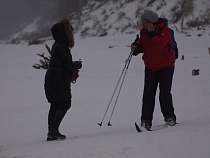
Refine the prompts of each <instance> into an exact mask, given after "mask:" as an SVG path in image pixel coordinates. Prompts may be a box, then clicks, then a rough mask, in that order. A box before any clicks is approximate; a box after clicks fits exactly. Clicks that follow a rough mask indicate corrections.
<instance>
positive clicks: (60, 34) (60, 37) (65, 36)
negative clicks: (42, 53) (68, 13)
mask: <svg viewBox="0 0 210 158" xmlns="http://www.w3.org/2000/svg"><path fill="white" fill-rule="evenodd" d="M51 32H52V36H53V39H54V40H55V41H56V42H60V43H64V44H66V45H68V46H69V47H70V48H73V47H74V35H73V29H72V26H71V24H70V22H69V20H68V19H63V20H61V22H59V23H56V24H54V25H53V26H52V28H51Z"/></svg>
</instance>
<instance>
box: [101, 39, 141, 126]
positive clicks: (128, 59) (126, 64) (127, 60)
mask: <svg viewBox="0 0 210 158" xmlns="http://www.w3.org/2000/svg"><path fill="white" fill-rule="evenodd" d="M138 40H139V35H137V36H136V39H135V41H134V43H135V44H137V42H138ZM132 56H133V51H131V53H130V54H129V56H128V58H127V59H126V63H125V66H124V68H123V71H122V73H121V75H120V78H119V80H118V82H117V85H116V87H115V89H114V92H113V94H112V96H111V99H110V101H109V104H108V106H107V108H106V111H105V113H104V116H103V118H102V121H101V123H98V125H99V126H100V127H101V126H102V124H103V121H104V119H105V116H106V114H107V112H108V109H109V107H110V105H111V102H112V99H113V97H114V95H115V93H116V90H117V88H118V85H119V83H120V81H121V78H122V76H123V74H124V76H123V80H122V82H121V85H120V89H119V91H118V94H117V98H116V100H115V104H114V107H113V109H112V113H111V116H110V119H109V122H108V126H111V123H110V121H111V118H112V115H113V113H114V109H115V107H116V104H117V100H118V97H119V94H120V91H121V89H122V85H123V82H124V80H125V76H126V73H127V70H128V67H129V65H130V61H131V58H132ZM125 70H126V71H125ZM124 71H125V73H124Z"/></svg>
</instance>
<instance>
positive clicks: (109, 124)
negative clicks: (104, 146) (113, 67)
mask: <svg viewBox="0 0 210 158" xmlns="http://www.w3.org/2000/svg"><path fill="white" fill-rule="evenodd" d="M132 55H133V51H132V52H131V53H130V56H129V58H128V60H127V66H126V70H125V73H124V76H123V79H122V82H121V85H120V88H119V91H118V94H117V97H116V100H115V103H114V107H113V109H112V113H111V116H110V118H109V121H108V124H107V126H112V124H111V123H110V122H111V119H112V116H113V113H114V110H115V108H116V105H117V101H118V98H119V95H120V92H121V89H122V86H123V83H124V80H125V76H126V74H127V71H128V67H129V65H130V61H131V58H132Z"/></svg>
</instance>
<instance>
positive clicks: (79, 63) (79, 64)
mask: <svg viewBox="0 0 210 158" xmlns="http://www.w3.org/2000/svg"><path fill="white" fill-rule="evenodd" d="M74 64H77V66H78V69H81V68H82V60H81V59H79V61H74Z"/></svg>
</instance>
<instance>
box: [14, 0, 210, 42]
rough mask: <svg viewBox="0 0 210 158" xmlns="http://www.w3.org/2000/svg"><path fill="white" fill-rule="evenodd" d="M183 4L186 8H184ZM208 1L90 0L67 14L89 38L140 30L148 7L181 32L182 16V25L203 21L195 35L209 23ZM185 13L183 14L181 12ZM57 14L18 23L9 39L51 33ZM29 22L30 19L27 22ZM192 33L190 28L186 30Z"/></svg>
mask: <svg viewBox="0 0 210 158" xmlns="http://www.w3.org/2000/svg"><path fill="white" fill-rule="evenodd" d="M183 3H184V4H185V5H187V6H188V4H192V5H189V7H186V8H184V7H183ZM209 6H210V1H209V0H193V1H191V0H150V1H147V0H141V1H140V0H129V1H128V0H121V1H113V0H108V1H100V2H99V1H96V0H89V1H88V4H87V5H86V6H84V7H83V8H81V10H80V11H79V12H75V13H73V14H72V13H71V14H70V15H66V16H68V17H69V19H70V20H71V23H72V24H73V27H74V31H75V32H77V33H78V34H79V35H80V37H82V38H88V37H93V36H106V35H116V34H117V35H119V34H133V33H135V30H137V29H139V27H141V26H140V17H141V15H142V13H143V12H144V10H146V9H151V10H154V11H155V12H157V13H158V14H159V16H161V17H166V18H167V19H168V20H169V23H170V25H172V26H173V27H175V26H176V27H177V28H178V29H179V30H180V31H181V29H180V27H181V21H182V18H181V17H183V15H185V16H184V20H183V26H184V27H186V28H188V26H186V23H187V22H189V21H191V22H194V21H195V19H197V20H198V23H199V24H201V23H205V24H202V25H201V26H200V27H196V26H195V29H198V28H199V29H200V32H199V33H198V34H204V33H206V31H205V28H208V27H209V26H210V21H209V15H210V11H209ZM184 13H185V14H184ZM59 18H63V17H57V18H56V19H55V18H52V17H51V18H50V17H48V16H43V17H40V16H39V17H36V18H34V19H32V21H33V22H32V23H30V24H29V25H28V26H25V27H24V28H23V26H22V25H21V27H20V28H22V29H21V30H20V31H18V32H17V33H15V34H13V35H12V36H11V38H24V39H27V40H28V39H34V38H38V37H39V38H41V37H46V36H48V35H49V34H50V33H49V32H48V28H50V27H51V26H52V25H53V24H54V23H55V22H57V21H58V20H59ZM27 23H29V22H27ZM188 31H189V32H190V33H189V34H190V35H191V34H192V32H193V31H192V30H191V28H189V29H188Z"/></svg>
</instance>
